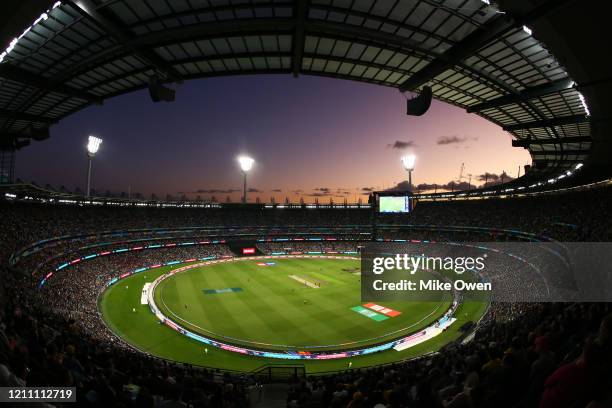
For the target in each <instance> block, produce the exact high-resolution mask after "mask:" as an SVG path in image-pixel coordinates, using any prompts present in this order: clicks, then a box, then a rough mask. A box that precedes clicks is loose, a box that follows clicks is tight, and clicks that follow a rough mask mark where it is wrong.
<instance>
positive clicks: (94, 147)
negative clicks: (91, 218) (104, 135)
mask: <svg viewBox="0 0 612 408" xmlns="http://www.w3.org/2000/svg"><path fill="white" fill-rule="evenodd" d="M101 144H102V139H100V138H99V137H95V136H89V139H88V141H87V189H86V194H87V197H89V195H90V192H91V162H92V160H93V158H94V156H95V155H96V153H97V152H98V150H99V149H100V145H101Z"/></svg>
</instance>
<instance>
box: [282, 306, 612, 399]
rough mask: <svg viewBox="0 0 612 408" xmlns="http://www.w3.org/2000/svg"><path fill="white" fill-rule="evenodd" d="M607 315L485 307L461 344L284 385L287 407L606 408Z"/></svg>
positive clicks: (611, 359) (604, 309)
mask: <svg viewBox="0 0 612 408" xmlns="http://www.w3.org/2000/svg"><path fill="white" fill-rule="evenodd" d="M510 309H512V310H510ZM509 312H510V314H509ZM611 312H612V308H611V306H610V304H602V303H600V304H594V303H590V304H577V303H572V304H564V303H557V304H551V303H547V304H542V303H532V304H515V305H508V304H503V303H499V304H493V305H492V306H491V311H490V313H489V315H488V318H487V319H486V320H485V321H483V322H481V324H480V325H479V326H478V328H477V331H476V333H475V335H474V338H473V339H472V340H471V341H469V342H465V343H460V344H453V345H450V346H449V347H446V348H444V349H443V350H441V351H440V352H439V353H437V354H436V355H435V356H433V357H427V358H422V359H419V360H412V361H408V362H403V363H397V364H392V365H388V366H383V367H377V368H371V369H364V370H349V371H346V372H343V373H339V374H334V375H329V376H323V377H312V378H309V379H308V380H307V381H303V382H300V383H299V384H296V385H295V386H294V387H293V388H292V390H291V393H290V394H289V396H288V403H287V405H288V406H289V407H292V408H293V407H295V408H298V407H299V408H310V407H312V408H315V407H330V408H340V407H349V408H358V407H359V408H371V407H375V408H385V407H386V408H408V407H410V408H420V407H423V408H425V407H444V408H480V407H483V408H485V407H501V408H503V407H525V408H527V407H540V408H553V407H568V408H569V407H588V408H600V407H601V408H603V407H609V406H611V404H612V376H610V372H611V371H610V367H611V364H612V352H611V350H612V314H611Z"/></svg>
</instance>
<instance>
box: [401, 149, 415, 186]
mask: <svg viewBox="0 0 612 408" xmlns="http://www.w3.org/2000/svg"><path fill="white" fill-rule="evenodd" d="M415 162H416V156H415V155H414V154H408V155H406V156H402V164H403V165H404V170H406V171H407V172H408V188H409V189H411V190H412V170H414V163H415Z"/></svg>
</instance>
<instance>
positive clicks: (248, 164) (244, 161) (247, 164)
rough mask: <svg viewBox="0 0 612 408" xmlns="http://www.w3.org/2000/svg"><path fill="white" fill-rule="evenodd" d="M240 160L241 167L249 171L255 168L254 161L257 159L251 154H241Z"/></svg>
mask: <svg viewBox="0 0 612 408" xmlns="http://www.w3.org/2000/svg"><path fill="white" fill-rule="evenodd" d="M238 162H239V163H240V169H241V170H242V171H244V172H247V171H249V170H251V168H253V163H255V160H254V159H252V158H251V157H249V156H240V157H238Z"/></svg>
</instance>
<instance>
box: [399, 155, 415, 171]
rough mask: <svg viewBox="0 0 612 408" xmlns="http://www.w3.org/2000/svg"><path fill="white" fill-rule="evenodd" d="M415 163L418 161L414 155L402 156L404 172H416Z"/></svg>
mask: <svg viewBox="0 0 612 408" xmlns="http://www.w3.org/2000/svg"><path fill="white" fill-rule="evenodd" d="M415 161H416V156H415V155H414V154H408V155H406V156H402V164H403V165H404V170H406V171H412V170H414V162H415Z"/></svg>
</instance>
